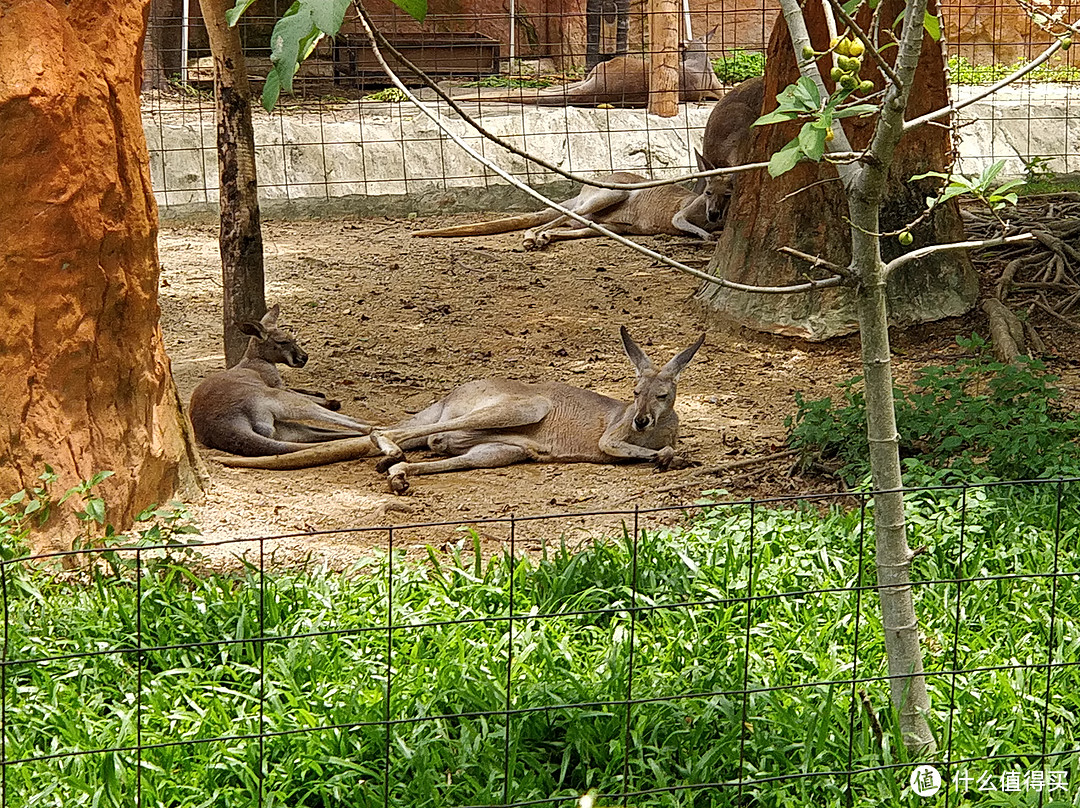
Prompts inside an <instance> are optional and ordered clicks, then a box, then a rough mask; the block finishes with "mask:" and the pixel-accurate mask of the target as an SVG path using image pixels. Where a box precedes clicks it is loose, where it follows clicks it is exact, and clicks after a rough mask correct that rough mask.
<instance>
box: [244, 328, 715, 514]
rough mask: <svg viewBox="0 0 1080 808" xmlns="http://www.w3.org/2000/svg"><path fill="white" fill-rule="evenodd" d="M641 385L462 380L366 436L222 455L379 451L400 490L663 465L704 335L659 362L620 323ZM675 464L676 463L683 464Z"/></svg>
mask: <svg viewBox="0 0 1080 808" xmlns="http://www.w3.org/2000/svg"><path fill="white" fill-rule="evenodd" d="M619 333H620V335H621V337H622V344H623V350H625V351H626V355H627V357H628V358H629V359H630V361H631V362H632V363H633V365H634V370H635V373H636V374H637V384H636V386H635V387H634V400H633V401H632V402H630V403H626V402H623V401H619V400H617V399H614V398H609V397H608V396H603V395H600V394H599V393H594V392H592V391H590V390H583V389H581V388H579V387H572V386H570V385H568V384H563V383H561V382H540V383H536V384H530V383H525V382H517V381H509V380H506V379H482V380H479V381H474V382H468V383H466V384H463V385H461V386H460V387H457V388H455V389H453V390H451V391H450V393H449V394H448V395H447V396H446V397H445V398H443V399H441V400H439V401H437V402H435V403H434V404H432V405H431V406H430V407H428V408H427V409H425V410H423V411H422V412H420V413H417V414H416V415H414V416H413V417H412V418H408V419H406V420H404V421H402V422H400V423H398V424H395V425H394V426H392V427H389V428H387V429H380V430H377V431H374V432H372V433H371V435H370V436H368V437H365V438H357V439H350V440H345V441H337V442H335V443H330V444H325V445H323V446H317V447H312V448H310V449H304V450H303V451H299V452H293V453H291V454H285V455H278V456H276V457H262V458H246V459H245V458H226V459H225V461H224V462H225V463H226V465H229V466H242V467H247V468H274V469H292V468H306V467H309V466H318V465H323V464H326V463H333V462H337V461H340V460H353V459H356V458H360V457H373V456H376V455H384V456H385V457H384V459H383V460H382V461H380V463H379V466H378V468H379V470H380V471H386V472H388V474H389V481H390V488H391V490H393V491H394V492H396V493H399V494H400V493H404V492H405V491H407V490H408V488H409V479H408V478H409V475H411V474H435V473H438V472H444V471H459V470H462V469H478V468H497V467H500V466H509V465H512V464H514V463H525V462H529V461H547V462H551V463H619V462H622V461H633V460H650V461H653V462H655V463H656V464H657V466H658V467H660V468H661V469H664V468H668V467H670V466H671V465H672V463H673V462H675V461H678V458H676V456H675V441H676V438H677V437H678V431H679V416H678V415H677V414H676V413H675V394H676V380H677V379H678V377H679V374H680V373H682V371H683V369H684V368H685V367H686V366H687V365H688V364H689V363H690V360H691V359H693V357H694V354H695V353H696V352H697V350H698V348H700V347H701V345H702V343H703V342H704V341H705V335H704V334H702V335H701V337H700V338H699V339H698V340H697V341H696V342H695V343H694V344H693V345H691V346H690V347H689V348H686V349H685V350H683V351H682V352H681V353H679V354H678V355H677V356H676V357H675V358H674V359H672V360H671V361H669V362H668V363H667V364H666V365H664V366H663V367H661V368H659V369H658V368H656V367H655V366H654V365H653V363H652V361H650V359H649V358H648V357H647V356H646V355H645V352H644V351H642V350H641V348H640V347H638V345H637V343H636V342H634V340H633V339H631V337H630V334H629V333H628V332H627V331H626V328H625V327H624V328H620V330H619ZM425 447H426V448H428V449H431V450H432V451H434V452H437V453H439V454H443V455H449V457H446V458H443V459H441V460H429V461H423V462H409V461H406V460H405V458H404V452H403V450H408V451H412V450H415V449H423V448H425ZM680 464H681V463H680Z"/></svg>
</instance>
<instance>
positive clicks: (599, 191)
mask: <svg viewBox="0 0 1080 808" xmlns="http://www.w3.org/2000/svg"><path fill="white" fill-rule="evenodd" d="M630 193H631V192H630V191H622V190H619V189H617V188H592V187H589V188H585V189H583V190H582V191H581V193H580V194H578V195H577V196H576V197H574V199H573V200H571V201H573V202H574V203H575V204H574V205H569V204H567V205H566V207H568V208H570V210H572V211H574V213H576V214H578V215H579V216H583V217H584V218H586V219H588V220H589V221H590V222H595V221H598V220H599V219H600V218H601V217H602V216H603V215H604V214H605V213H607V212H609V211H611V210H612V209H613V208H616V207H618V206H619V205H622V204H625V203H626V201H627V200H628V199H629V198H630ZM568 222H575V223H576V222H577V219H573V218H572V217H570V216H567V215H565V214H563V215H562V216H560V217H558V218H557V219H553V220H552V221H550V222H548V223H547V224H545V225H543V226H541V227H537V228H535V229H533V230H527V231H526V232H525V235H524V236H523V237H522V246H523V247H524V248H525V249H526V250H542V249H543V248H544V247H546V246H547V245H548V244H549V243H550V242H552V241H557V240H566V239H568V238H584V237H585V236H584V235H575V236H559V237H558V238H556V237H555V235H554V234H555V233H557V232H561V231H560V230H558V229H557V228H560V227H561V226H562V225H563V224H566V223H568ZM569 232H574V233H584V234H585V235H590V236H591V235H596V231H594V230H590V229H589V228H587V227H584V228H574V229H573V230H572V231H569Z"/></svg>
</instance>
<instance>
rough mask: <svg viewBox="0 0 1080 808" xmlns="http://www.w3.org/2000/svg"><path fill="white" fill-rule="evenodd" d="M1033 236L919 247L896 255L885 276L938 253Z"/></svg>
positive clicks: (994, 244) (1022, 234)
mask: <svg viewBox="0 0 1080 808" xmlns="http://www.w3.org/2000/svg"><path fill="white" fill-rule="evenodd" d="M1034 238H1035V235H1034V234H1033V233H1021V234H1020V235H1017V236H1005V237H1003V238H989V239H983V240H981V241H956V242H953V243H951V244H931V245H930V246H928V247H919V248H918V249H917V250H912V251H911V252H909V253H904V254H903V255H898V256H897V257H896V258H894V259H893V260H891V261H890V262H889V263H887V264H886V265H885V276H886V277H888V275H889V274H890V273H891V272H893V271H894V270H896V269H899V268H900V267H902V266H903V265H904V264H907V263H910V262H911V261H917V260H918V259H920V258H925V257H926V256H928V255H934V254H935V253H939V252H957V251H960V250H977V249H980V248H982V247H997V246H999V245H1001V244H1016V243H1017V242H1021V241H1032V240H1034Z"/></svg>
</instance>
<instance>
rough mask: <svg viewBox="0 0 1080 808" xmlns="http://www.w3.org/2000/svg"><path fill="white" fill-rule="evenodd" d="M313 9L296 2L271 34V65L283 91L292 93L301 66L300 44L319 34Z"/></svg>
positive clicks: (299, 0)
mask: <svg viewBox="0 0 1080 808" xmlns="http://www.w3.org/2000/svg"><path fill="white" fill-rule="evenodd" d="M317 31H318V29H317V28H316V27H315V22H314V20H312V17H311V7H310V6H307V5H305V4H303V3H302V2H301V0H296V2H295V3H293V4H292V5H291V6H290V7H289V10H288V11H286V12H285V14H284V16H283V17H282V18H281V19H280V20H278V21H277V22H276V23H275V24H274V30H273V31H271V32H270V63H271V64H272V65H273V66H274V72H275V73H276V74H277V77H278V81H280V83H281V89H282V90H284V91H285V92H287V93H290V92H292V80H293V76H295V75H296V68H297V67H298V66H299V64H300V43H301V42H303V41H305V40H308V39H310V37H312V36H313V35H314V33H315V32H317Z"/></svg>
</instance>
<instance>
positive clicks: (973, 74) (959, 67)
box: [948, 56, 1080, 84]
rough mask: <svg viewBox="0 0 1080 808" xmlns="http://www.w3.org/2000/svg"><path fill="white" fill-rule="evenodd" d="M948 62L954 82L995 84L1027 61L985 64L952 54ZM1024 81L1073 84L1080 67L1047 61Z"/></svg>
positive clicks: (1078, 77) (1079, 77)
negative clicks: (1007, 63) (1008, 63)
mask: <svg viewBox="0 0 1080 808" xmlns="http://www.w3.org/2000/svg"><path fill="white" fill-rule="evenodd" d="M948 64H949V75H950V76H951V78H952V82H953V84H995V83H996V82H999V81H1001V80H1002V79H1003V78H1005V77H1006V76H1010V75H1012V74H1013V73H1015V72H1016V71H1017V70H1019V69H1020V68H1021V67H1023V66H1024V64H1025V62H1024V61H1019V62H1014V63H1013V64H1011V65H1006V64H988V65H984V64H976V63H974V62H972V61H970V60H969V59H967V58H966V57H964V56H950V57H949V62H948ZM1024 81H1033V82H1045V83H1053V82H1061V83H1063V84H1072V83H1075V82H1077V81H1080V68H1077V67H1074V66H1073V65H1070V64H1065V63H1058V64H1051V63H1050V62H1047V63H1046V64H1041V65H1039V66H1038V67H1037V68H1035V69H1034V70H1032V71H1031V72H1030V73H1028V74H1027V76H1025V77H1024Z"/></svg>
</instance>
